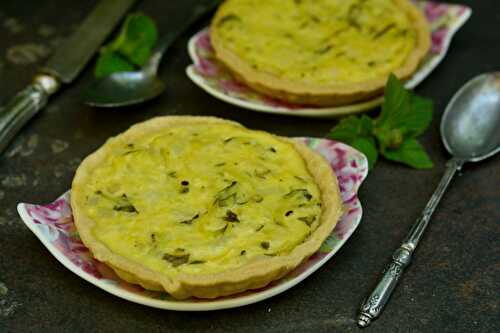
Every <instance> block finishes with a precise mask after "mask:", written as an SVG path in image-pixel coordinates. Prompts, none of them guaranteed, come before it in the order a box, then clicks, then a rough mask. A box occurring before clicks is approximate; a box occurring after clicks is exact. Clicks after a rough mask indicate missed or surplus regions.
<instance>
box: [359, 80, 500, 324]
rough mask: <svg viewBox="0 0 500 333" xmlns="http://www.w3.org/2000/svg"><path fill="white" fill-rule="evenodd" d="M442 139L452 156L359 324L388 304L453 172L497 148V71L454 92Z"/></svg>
mask: <svg viewBox="0 0 500 333" xmlns="http://www.w3.org/2000/svg"><path fill="white" fill-rule="evenodd" d="M441 139H442V141H443V143H444V146H445V147H446V149H447V150H448V152H449V153H450V154H451V155H452V156H453V157H452V158H451V159H450V160H449V161H448V163H447V164H446V171H445V173H444V175H443V177H442V178H441V182H440V183H439V185H438V187H437V188H436V191H435V192H434V194H433V195H432V197H431V199H430V200H429V202H428V203H427V206H425V209H424V211H423V212H422V215H421V216H420V218H419V219H418V220H417V221H416V222H415V224H414V225H413V226H412V228H411V230H410V232H409V233H408V235H407V237H406V239H405V240H404V242H403V244H401V246H400V247H399V248H398V249H397V250H396V251H395V252H394V254H393V255H392V261H391V263H390V264H389V265H388V266H387V268H386V269H385V271H384V273H383V276H382V278H381V279H380V281H379V283H378V284H377V286H376V287H375V289H374V290H373V292H372V293H371V294H370V296H369V297H368V298H367V299H366V300H365V301H364V302H363V304H362V305H361V309H360V314H359V317H358V325H359V326H361V327H366V326H368V325H370V323H371V321H372V320H374V319H376V318H377V317H378V316H379V315H380V313H381V312H382V310H383V308H384V306H385V305H386V304H387V302H388V300H389V297H390V296H391V294H392V291H393V290H394V288H395V287H396V285H397V283H398V281H399V279H400V277H401V275H402V274H403V271H404V269H405V268H406V266H408V264H409V263H410V261H411V257H412V254H413V252H414V251H415V249H416V247H417V245H418V242H419V241H420V239H421V238H422V235H423V233H424V231H425V229H426V228H427V225H428V223H429V220H430V218H431V215H432V213H433V212H434V210H435V209H436V207H437V205H438V203H439V201H440V200H441V197H442V196H443V194H444V192H445V190H446V188H447V187H448V184H449V183H450V181H451V179H452V178H453V176H454V175H455V173H456V172H457V171H458V170H460V169H461V168H462V165H463V164H464V163H465V162H479V161H481V160H483V159H485V158H487V157H490V156H493V155H494V154H496V153H497V152H498V151H500V72H495V73H487V74H482V75H479V76H477V77H475V78H474V79H472V80H470V81H469V82H467V83H466V84H465V85H464V86H463V87H462V88H461V89H460V90H459V91H458V92H457V93H456V94H455V96H453V98H452V99H451V101H450V103H449V104H448V106H447V107H446V110H445V112H444V114H443V118H442V120H441Z"/></svg>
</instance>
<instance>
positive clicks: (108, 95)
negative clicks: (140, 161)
mask: <svg viewBox="0 0 500 333" xmlns="http://www.w3.org/2000/svg"><path fill="white" fill-rule="evenodd" d="M219 3H220V0H211V1H210V2H209V3H205V4H199V5H197V6H195V7H194V9H193V11H192V14H191V17H190V18H189V19H187V20H186V21H184V23H183V24H182V25H181V27H180V28H179V29H177V30H176V31H175V32H169V33H167V34H166V35H165V36H164V37H163V38H162V39H161V40H160V42H159V44H158V46H157V47H156V48H155V49H154V51H153V53H152V55H151V57H150V58H149V59H148V62H147V63H146V64H145V65H144V67H143V68H142V69H141V70H140V71H134V72H119V73H113V74H111V75H108V76H105V77H103V78H101V79H100V80H97V81H95V82H94V83H93V84H91V85H90V86H89V88H88V89H87V91H86V92H85V94H84V96H83V98H84V100H83V101H84V103H85V104H88V105H91V106H97V107H106V108H111V107H119V106H127V105H133V104H138V103H142V102H145V101H148V100H150V99H153V98H155V97H157V96H159V95H160V94H161V93H163V91H164V90H165V84H164V83H163V82H162V81H161V80H160V79H159V78H158V77H157V72H158V67H159V65H160V61H161V58H162V56H163V55H164V54H165V51H167V49H168V48H169V47H170V45H171V44H172V43H173V42H174V41H175V40H176V39H177V37H179V35H181V34H182V33H183V32H184V31H185V30H187V29H188V28H189V27H190V26H191V25H192V24H193V23H195V22H196V21H198V20H199V19H200V18H201V17H203V16H204V15H206V14H208V13H209V12H211V11H212V10H214V9H215V7H217V5H218V4H219Z"/></svg>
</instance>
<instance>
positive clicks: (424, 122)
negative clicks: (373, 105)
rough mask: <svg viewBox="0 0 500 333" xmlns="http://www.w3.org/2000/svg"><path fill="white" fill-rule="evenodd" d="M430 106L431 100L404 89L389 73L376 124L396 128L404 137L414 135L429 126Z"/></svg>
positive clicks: (430, 118)
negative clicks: (380, 111)
mask: <svg viewBox="0 0 500 333" xmlns="http://www.w3.org/2000/svg"><path fill="white" fill-rule="evenodd" d="M432 108H433V105H432V101H431V100H429V99H426V98H423V97H419V96H417V95H415V94H414V93H412V92H411V91H409V90H406V89H405V88H404V85H403V84H402V83H401V82H400V81H399V80H398V79H397V78H396V77H395V76H394V75H393V74H391V76H390V77H389V80H388V82H387V86H386V89H385V99H384V103H383V105H382V113H381V114H380V116H379V118H378V119H377V120H376V126H377V127H378V128H385V129H389V130H391V129H396V128H397V129H399V130H400V131H401V134H402V135H403V136H404V137H405V138H408V137H416V136H418V135H420V134H422V133H423V132H424V131H425V130H426V129H427V127H428V126H429V124H430V122H431V120H432Z"/></svg>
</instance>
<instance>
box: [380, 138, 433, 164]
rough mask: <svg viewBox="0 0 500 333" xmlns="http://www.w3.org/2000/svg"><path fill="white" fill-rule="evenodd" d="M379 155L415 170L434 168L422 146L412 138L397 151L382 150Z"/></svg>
mask: <svg viewBox="0 0 500 333" xmlns="http://www.w3.org/2000/svg"><path fill="white" fill-rule="evenodd" d="M381 153H382V155H383V156H384V157H385V158H387V159H389V160H391V161H395V162H401V163H404V164H406V165H409V166H411V167H413V168H417V169H428V168H432V167H433V166H434V164H433V163H432V161H431V159H430V158H429V156H428V155H427V153H426V152H425V150H424V148H423V147H422V145H421V144H420V143H419V142H418V141H417V140H416V139H414V138H409V139H406V140H405V141H404V142H403V144H402V145H401V146H400V147H399V148H397V149H382V151H381Z"/></svg>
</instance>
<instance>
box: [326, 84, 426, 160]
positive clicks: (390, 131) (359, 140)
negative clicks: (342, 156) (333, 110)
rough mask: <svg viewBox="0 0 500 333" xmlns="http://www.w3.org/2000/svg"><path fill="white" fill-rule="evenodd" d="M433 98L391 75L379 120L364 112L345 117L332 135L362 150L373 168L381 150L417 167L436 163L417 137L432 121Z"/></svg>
mask: <svg viewBox="0 0 500 333" xmlns="http://www.w3.org/2000/svg"><path fill="white" fill-rule="evenodd" d="M432 108H433V105H432V101H430V100H428V99H426V98H423V97H419V96H417V95H415V94H414V93H413V92H411V91H409V90H406V89H405V87H404V85H403V83H401V82H400V81H399V80H398V79H397V77H396V76H394V75H393V74H391V75H390V76H389V79H388V80H387V85H386V87H385V98H384V103H383V104H382V112H381V113H380V115H379V116H378V118H376V119H374V120H373V119H371V118H370V117H368V116H366V115H363V116H361V117H356V116H350V117H347V118H345V119H342V120H341V121H340V122H339V123H338V125H337V126H335V127H334V128H333V129H332V130H331V131H330V133H329V137H330V138H332V139H334V140H337V141H342V142H344V143H346V144H348V145H351V146H353V147H354V148H356V149H358V150H359V151H361V152H363V153H364V154H365V155H366V157H367V159H368V164H369V167H370V169H371V168H373V166H374V164H375V163H376V161H377V159H378V154H379V151H380V153H381V154H382V155H383V156H384V157H385V158H387V159H389V160H392V161H396V162H400V163H404V164H406V165H409V166H411V167H414V168H419V169H424V168H431V167H432V166H433V164H432V161H431V160H430V158H429V156H428V155H427V153H426V152H425V150H424V148H423V147H422V146H421V145H420V144H419V143H418V141H417V140H416V139H415V138H416V137H417V136H419V135H420V134H422V133H423V132H424V131H425V130H426V129H427V127H428V126H429V124H430V122H431V121H432Z"/></svg>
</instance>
